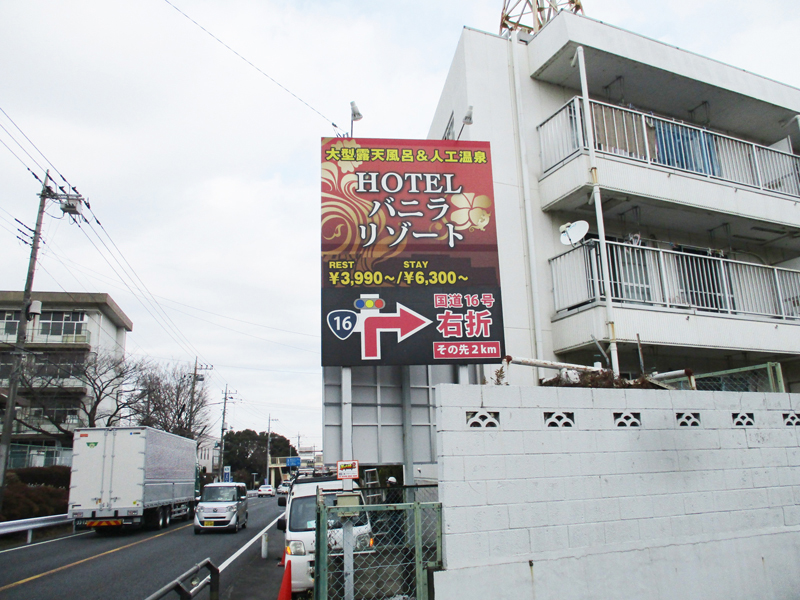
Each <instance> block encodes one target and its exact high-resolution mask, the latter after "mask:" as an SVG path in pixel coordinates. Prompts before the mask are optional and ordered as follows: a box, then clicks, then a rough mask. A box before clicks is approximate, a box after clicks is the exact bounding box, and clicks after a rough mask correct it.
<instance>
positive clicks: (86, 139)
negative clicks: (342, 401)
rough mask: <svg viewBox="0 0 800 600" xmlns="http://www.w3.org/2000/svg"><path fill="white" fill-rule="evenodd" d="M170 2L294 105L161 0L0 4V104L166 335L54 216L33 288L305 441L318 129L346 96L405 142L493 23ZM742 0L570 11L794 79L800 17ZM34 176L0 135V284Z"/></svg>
mask: <svg viewBox="0 0 800 600" xmlns="http://www.w3.org/2000/svg"><path fill="white" fill-rule="evenodd" d="M170 1H171V2H172V3H173V4H174V5H175V6H176V7H178V8H180V9H181V10H182V11H184V12H185V13H186V14H187V15H189V16H190V17H191V18H192V19H194V20H195V21H197V23H199V24H200V25H202V26H203V27H205V28H206V29H207V30H208V31H210V32H211V33H213V34H214V35H215V36H217V37H218V38H219V39H220V40H222V41H224V42H225V43H226V44H228V45H229V46H230V47H232V48H233V49H235V50H236V51H237V52H238V53H239V54H241V55H242V56H243V57H245V58H247V59H248V60H249V61H250V62H251V63H253V64H254V65H255V66H257V67H258V68H259V69H261V70H262V71H263V72H264V73H266V74H268V75H269V76H270V77H272V78H273V79H274V80H276V81H277V82H279V83H280V84H282V85H283V86H285V87H286V88H288V89H289V90H291V92H292V93H293V94H295V95H296V96H298V97H299V98H300V99H302V100H303V101H304V102H306V103H307V104H308V105H310V106H311V107H313V109H314V110H312V109H311V108H309V106H307V105H306V104H304V103H302V102H301V101H300V100H298V99H297V98H295V97H293V96H291V95H289V94H288V93H287V92H286V91H284V90H283V89H281V88H280V87H278V86H277V85H276V84H275V83H274V82H273V81H270V79H268V78H267V77H265V76H264V75H263V74H261V73H259V72H258V71H256V69H254V68H253V67H252V66H250V65H248V64H246V63H245V62H244V61H243V60H242V59H241V58H239V57H237V56H236V55H234V54H233V53H232V52H231V51H230V50H228V49H226V48H225V47H223V46H222V45H221V44H220V43H219V42H217V41H215V40H214V39H212V38H211V37H210V36H209V35H208V34H207V33H205V32H204V31H203V30H202V29H200V28H199V27H198V26H197V25H195V24H193V23H192V22H191V21H189V20H188V19H187V18H186V17H185V16H183V15H182V14H180V13H179V12H178V11H177V10H176V9H175V8H173V6H171V5H170V4H169V3H167V2H166V1H165V0H137V1H135V2H133V1H130V0H128V1H123V0H70V1H69V2H62V1H57V0H0V108H2V109H3V110H4V111H5V112H6V113H8V116H9V117H11V119H13V120H14V121H15V122H16V124H17V125H18V126H19V127H20V128H21V129H22V130H23V131H24V132H25V134H27V136H28V137H29V138H30V139H31V140H32V141H33V143H35V144H36V146H38V148H39V149H40V150H41V151H42V152H43V153H44V154H45V155H46V156H47V158H48V159H49V160H50V161H51V162H52V163H53V164H54V165H55V167H56V168H57V169H58V170H59V171H60V172H61V173H62V174H63V175H64V176H65V177H66V178H67V179H68V180H69V181H70V183H72V184H73V185H74V186H76V187H77V188H78V190H80V192H81V193H82V194H83V195H84V196H86V197H87V198H88V199H89V201H90V203H91V207H92V211H93V212H94V214H95V215H96V216H97V218H98V219H99V220H100V222H101V223H102V225H103V227H104V228H105V230H106V231H107V232H108V234H109V235H110V237H111V239H112V240H113V242H114V244H116V245H117V246H118V248H119V249H120V251H121V253H122V255H123V256H124V257H125V259H126V260H127V261H128V262H129V263H130V265H131V266H132V267H133V269H134V270H135V272H136V273H137V274H138V276H139V277H140V278H141V279H142V280H143V282H144V284H145V285H146V286H147V288H148V289H149V290H150V292H152V294H154V295H155V296H156V297H157V299H158V302H159V305H160V308H161V309H163V311H165V312H166V314H167V315H168V316H169V319H170V320H171V322H172V323H173V324H174V328H176V329H177V330H179V332H180V333H179V334H178V333H175V332H174V331H173V332H172V333H168V329H169V328H170V327H169V326H165V325H164V321H165V319H163V318H160V319H159V318H156V316H154V315H157V314H158V310H157V309H154V308H152V307H151V306H149V305H148V304H147V303H146V302H144V301H143V300H141V294H139V293H136V294H134V293H132V291H131V290H130V289H128V287H127V286H126V284H125V283H123V281H122V279H123V278H122V277H121V276H120V275H119V274H118V272H119V271H120V270H121V269H120V268H119V267H118V266H116V264H115V269H112V268H111V267H110V266H109V265H108V264H107V263H106V262H105V259H108V260H109V261H111V262H112V264H114V263H113V260H112V259H111V258H110V255H109V253H108V251H107V250H106V249H105V248H103V247H102V246H100V245H99V243H98V242H97V241H96V238H94V235H93V234H92V232H91V231H88V230H87V231H86V232H84V231H81V229H79V228H78V227H77V226H75V225H72V224H70V223H69V222H68V221H67V220H66V219H62V220H59V219H56V218H53V217H56V216H58V215H57V213H59V212H60V211H58V210H57V209H55V207H53V208H51V209H50V210H49V214H50V215H53V217H48V218H47V219H46V222H45V228H44V238H45V241H46V247H45V249H44V251H43V253H42V256H41V260H40V268H39V270H38V272H37V274H36V281H35V285H34V289H36V290H50V291H65V290H66V291H69V292H75V291H93V292H107V293H109V294H111V296H112V297H113V298H114V299H115V300H116V302H117V303H118V304H119V305H120V307H121V308H122V309H123V311H125V312H126V313H127V314H128V316H130V317H131V319H132V320H133V323H134V331H133V333H132V334H130V335H129V337H128V344H127V348H128V352H129V353H130V354H133V355H137V356H142V357H144V356H147V357H151V358H153V359H157V360H163V361H175V362H183V363H185V365H186V369H187V371H190V370H191V364H192V363H193V361H194V357H195V355H197V356H199V360H200V362H202V363H207V364H213V365H214V371H213V376H212V377H210V378H209V380H208V386H209V391H210V393H211V398H212V402H220V401H221V400H222V395H223V389H224V387H225V385H226V384H227V385H229V387H230V389H231V390H232V391H235V392H238V393H237V394H235V396H234V397H235V398H237V401H236V402H234V403H233V405H232V406H231V407H230V413H229V418H228V423H229V424H230V426H232V427H233V428H234V429H243V428H246V427H249V428H253V429H256V430H259V431H262V430H266V428H267V418H268V415H272V418H273V419H278V421H277V423H274V424H273V429H274V430H276V431H278V432H279V433H281V434H283V435H286V436H287V437H291V438H292V439H293V441H294V442H295V443H296V440H297V435H298V433H299V434H300V436H301V444H302V445H304V446H305V445H316V446H317V447H320V445H321V442H322V434H321V432H322V425H321V390H322V387H321V369H320V367H319V361H320V353H319V323H320V315H319V297H320V291H319V202H320V199H319V189H320V184H319V173H320V167H319V139H320V137H321V136H329V135H333V128H332V127H331V125H330V122H331V121H333V122H335V123H337V124H338V125H339V126H340V127H342V128H343V129H348V128H349V102H350V101H351V100H355V101H356V102H357V103H358V106H359V108H360V109H361V112H362V113H363V114H364V119H363V120H362V121H360V122H358V123H356V131H355V133H356V136H363V137H387V138H391V137H398V138H420V137H425V135H426V134H427V131H428V126H429V124H430V120H431V118H432V116H433V113H434V109H435V107H436V103H437V101H438V98H439V94H440V92H441V89H442V86H443V84H444V80H445V77H446V74H447V70H448V68H449V65H450V61H451V59H452V56H453V53H454V51H455V48H456V44H457V42H458V38H459V35H460V33H461V29H462V27H463V26H469V27H473V28H477V29H482V30H485V31H490V32H493V33H497V27H498V24H499V21H500V12H501V8H502V1H500V0H413V1H411V0H408V1H394V2H388V1H384V2H381V1H373V2H364V1H356V0H294V1H289V0H284V1H272V0H225V1H224V2H223V1H221V0H216V1H211V0H170ZM756 5H757V3H754V2H752V0H750V1H745V0H649V1H647V2H642V1H641V0H636V1H634V0H584V6H585V9H586V12H587V16H590V17H592V18H595V19H598V20H601V21H605V22H607V23H610V24H614V25H618V26H620V27H623V28H625V29H629V30H631V31H634V32H636V33H640V34H643V35H646V36H649V37H652V38H655V39H658V40H660V41H663V42H666V43H669V44H673V45H675V46H679V47H681V48H684V49H687V50H691V51H694V52H697V53H700V54H703V55H706V56H710V57H713V58H716V59H718V60H721V61H724V62H727V63H729V64H732V65H735V66H737V67H742V68H744V69H747V70H749V71H753V72H755V73H758V74H760V75H764V76H767V77H770V78H773V79H776V80H778V81H781V82H784V83H787V84H790V85H793V86H795V87H800V61H798V60H797V56H800V36H798V34H797V32H798V31H800V11H798V10H796V8H797V7H796V6H795V5H794V3H793V2H790V3H787V5H786V6H788V7H789V8H787V9H783V10H781V9H780V8H779V7H778V4H775V3H772V4H770V5H768V6H767V5H765V6H763V7H762V8H758V9H757V8H756ZM315 111H318V112H315ZM318 113H321V114H322V115H324V117H323V116H321V115H320V114H318ZM476 118H479V115H476ZM0 124H1V125H2V126H3V127H5V128H6V129H8V130H9V131H11V132H12V133H14V135H15V138H16V139H18V140H19V141H20V142H22V143H23V144H25V147H26V149H27V150H28V151H29V152H30V153H31V154H32V155H33V158H35V159H36V160H37V161H38V163H39V165H41V167H45V168H46V167H47V164H46V163H45V162H44V160H43V159H42V158H41V157H40V156H39V155H37V154H36V153H35V151H34V150H33V149H32V148H31V147H30V145H29V144H28V143H27V142H25V140H24V139H23V138H22V136H21V135H20V134H19V132H18V131H16V130H14V129H13V126H12V125H11V124H10V123H9V121H8V119H7V118H6V117H5V116H4V115H3V114H2V113H0ZM0 140H2V141H3V142H5V143H7V144H8V145H9V146H11V147H12V149H13V150H14V152H15V153H16V154H17V155H18V156H19V157H20V158H21V159H22V161H24V163H25V164H26V165H28V166H29V167H30V168H31V169H34V170H35V171H37V172H38V173H40V174H41V173H42V170H41V169H40V168H39V167H37V165H36V164H35V163H34V160H33V159H32V158H30V157H28V156H26V155H25V154H24V153H23V151H22V150H20V149H19V148H18V147H16V146H15V145H14V142H13V141H12V140H11V139H10V138H9V136H8V134H7V133H6V132H5V131H3V130H2V129H0ZM39 187H40V186H39V184H38V183H37V182H36V181H35V180H34V179H33V177H31V175H30V174H29V173H28V172H27V171H26V169H25V167H24V166H23V165H22V164H21V162H20V161H19V160H18V159H17V158H15V156H14V155H13V154H12V153H11V152H9V151H8V150H6V148H4V147H2V145H0V289H4V290H20V289H22V287H23V285H24V282H25V272H26V268H27V260H28V253H29V248H28V247H27V246H24V245H23V244H21V243H20V242H18V241H17V240H16V233H15V231H14V230H15V228H16V226H15V224H13V218H18V219H20V220H21V221H23V222H25V223H27V224H29V225H30V226H33V224H34V221H35V215H36V206H37V198H36V194H37V193H38V191H39ZM95 229H96V230H99V228H98V227H97V226H96V225H95ZM89 239H93V240H95V244H98V247H99V248H100V250H102V252H101V251H99V250H98V249H96V248H95V247H94V246H93V245H92V244H90V243H89V241H88V240H89ZM107 243H108V242H107ZM109 246H111V244H109ZM104 257H105V259H104ZM129 285H130V284H129ZM220 412H221V406H218V405H215V406H212V407H211V420H212V421H214V422H215V429H216V431H217V432H218V431H219V425H220ZM217 435H218V433H217Z"/></svg>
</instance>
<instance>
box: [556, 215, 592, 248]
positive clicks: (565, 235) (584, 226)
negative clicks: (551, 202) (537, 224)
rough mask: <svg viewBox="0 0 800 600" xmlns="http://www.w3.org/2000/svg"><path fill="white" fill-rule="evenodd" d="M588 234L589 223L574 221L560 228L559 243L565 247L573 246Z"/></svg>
mask: <svg viewBox="0 0 800 600" xmlns="http://www.w3.org/2000/svg"><path fill="white" fill-rule="evenodd" d="M587 233H589V223H587V222H586V221H575V222H574V223H567V224H566V225H562V226H561V243H562V244H564V245H565V246H574V245H575V244H577V243H578V242H580V241H581V240H582V239H583V236H585V235H586V234H587Z"/></svg>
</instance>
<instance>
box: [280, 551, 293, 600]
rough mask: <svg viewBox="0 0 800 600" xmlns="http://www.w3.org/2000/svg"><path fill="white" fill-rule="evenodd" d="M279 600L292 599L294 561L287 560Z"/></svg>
mask: <svg viewBox="0 0 800 600" xmlns="http://www.w3.org/2000/svg"><path fill="white" fill-rule="evenodd" d="M278 600H292V561H290V560H288V561H286V569H284V571H283V581H281V590H280V591H279V592H278Z"/></svg>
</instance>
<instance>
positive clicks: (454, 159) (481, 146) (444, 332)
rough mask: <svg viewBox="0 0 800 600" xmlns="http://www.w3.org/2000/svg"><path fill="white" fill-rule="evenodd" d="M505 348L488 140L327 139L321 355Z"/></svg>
mask: <svg viewBox="0 0 800 600" xmlns="http://www.w3.org/2000/svg"><path fill="white" fill-rule="evenodd" d="M504 355H505V347H504V339H503V313H502V306H501V298H500V274H499V266H498V259H497V229H496V213H495V206H494V193H493V186H492V167H491V156H490V152H489V144H488V142H468V141H465V142H457V141H452V140H382V139H357V138H323V140H322V365H323V366H356V365H432V364H448V363H449V364H467V363H484V364H485V363H499V362H501V360H502V357H503V356H504Z"/></svg>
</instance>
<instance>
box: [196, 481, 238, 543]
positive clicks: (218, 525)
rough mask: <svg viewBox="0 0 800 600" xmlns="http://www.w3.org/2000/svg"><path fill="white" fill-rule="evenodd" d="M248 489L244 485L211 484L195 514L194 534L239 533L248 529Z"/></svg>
mask: <svg viewBox="0 0 800 600" xmlns="http://www.w3.org/2000/svg"><path fill="white" fill-rule="evenodd" d="M247 518H248V512H247V487H246V486H245V485H244V484H243V483H209V484H207V485H206V486H205V487H204V488H203V495H202V496H201V497H200V503H199V504H198V505H197V508H196V509H195V513H194V532H195V533H196V534H198V533H201V532H203V531H211V530H223V531H233V532H234V533H238V532H239V529H244V528H245V527H247Z"/></svg>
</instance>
